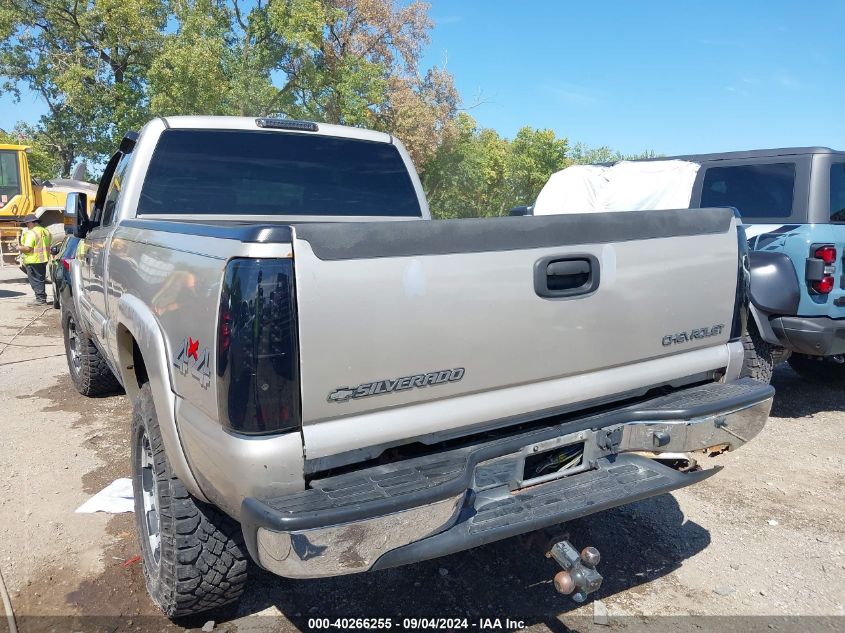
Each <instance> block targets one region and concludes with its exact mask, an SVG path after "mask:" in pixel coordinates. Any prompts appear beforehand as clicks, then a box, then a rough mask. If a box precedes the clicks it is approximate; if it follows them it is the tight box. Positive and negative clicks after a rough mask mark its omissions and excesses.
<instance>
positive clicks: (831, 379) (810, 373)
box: [789, 354, 845, 385]
mask: <svg viewBox="0 0 845 633" xmlns="http://www.w3.org/2000/svg"><path fill="white" fill-rule="evenodd" d="M789 366H790V367H792V369H794V370H795V373H796V374H798V375H799V376H801V377H802V378H804V379H806V380H809V381H811V382H817V383H821V384H824V385H845V363H842V362H837V361H836V360H835V359H834V357H832V356H808V355H806V354H793V355H792V356H791V357H790V359H789Z"/></svg>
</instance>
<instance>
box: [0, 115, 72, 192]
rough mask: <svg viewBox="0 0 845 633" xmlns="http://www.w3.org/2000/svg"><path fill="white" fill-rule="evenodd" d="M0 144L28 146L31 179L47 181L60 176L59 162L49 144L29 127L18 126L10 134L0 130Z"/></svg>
mask: <svg viewBox="0 0 845 633" xmlns="http://www.w3.org/2000/svg"><path fill="white" fill-rule="evenodd" d="M0 143H8V144H12V145H28V146H29V147H30V150H29V154H27V162H28V163H29V171H30V174H31V175H32V177H33V178H39V179H41V180H49V179H50V178H55V177H57V176H60V175H61V167H62V166H61V162H60V160H59V159H58V158H57V157H56V156H55V154H53V152H52V149H51V147H50V145H49V143H48V142H47V141H46V140H45V139H44V137H43V136H40V135H39V134H38V133H37V132H36V131H35V130H34V129H33V128H32V127H31V126H26V125H18V126H16V127H15V129H13V130H12V131H11V132H4V131H3V130H0Z"/></svg>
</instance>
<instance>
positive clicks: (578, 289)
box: [534, 254, 599, 298]
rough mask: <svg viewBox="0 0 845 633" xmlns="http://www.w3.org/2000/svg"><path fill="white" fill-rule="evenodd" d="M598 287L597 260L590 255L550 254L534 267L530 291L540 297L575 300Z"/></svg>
mask: <svg viewBox="0 0 845 633" xmlns="http://www.w3.org/2000/svg"><path fill="white" fill-rule="evenodd" d="M598 286H599V260H598V259H596V257H595V256H593V255H588V254H584V255H572V256H566V257H561V256H560V255H557V256H555V255H553V256H551V257H544V258H542V259H540V260H538V261H537V263H536V264H534V290H535V292H536V293H537V294H538V295H539V296H541V297H548V298H558V297H577V296H581V295H587V294H591V293H593V292H595V290H596V289H597V288H598Z"/></svg>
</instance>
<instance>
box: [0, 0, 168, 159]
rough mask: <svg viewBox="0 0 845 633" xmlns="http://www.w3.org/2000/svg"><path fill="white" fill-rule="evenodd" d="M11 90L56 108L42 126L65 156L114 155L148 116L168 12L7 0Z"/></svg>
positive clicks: (140, 5)
mask: <svg viewBox="0 0 845 633" xmlns="http://www.w3.org/2000/svg"><path fill="white" fill-rule="evenodd" d="M7 1H8V2H9V4H8V5H7V8H6V9H5V10H4V14H3V18H4V21H5V26H6V28H5V30H4V32H3V33H2V36H3V39H2V40H0V76H3V77H5V78H6V81H5V83H4V85H3V88H4V90H7V91H9V92H11V93H12V94H15V95H18V94H19V93H18V90H19V86H20V85H21V84H23V85H25V86H27V87H28V88H29V89H30V90H32V91H33V92H36V93H38V94H39V95H40V96H41V98H42V99H43V100H44V102H45V103H46V104H47V107H48V110H49V112H48V114H47V115H46V116H45V117H44V118H43V119H42V120H41V121H40V123H39V127H40V128H41V129H42V131H44V132H45V133H47V134H49V135H50V137H51V139H52V143H53V144H54V145H55V147H56V148H57V151H58V152H59V154H60V155H61V156H62V162H63V169H64V168H68V169H69V166H70V165H71V164H72V163H73V162H74V159H75V157H76V155H77V154H82V155H86V156H100V155H103V154H106V153H108V152H109V151H110V150H111V148H112V147H114V145H115V143H116V142H117V140H118V139H119V137H120V136H121V135H122V134H123V132H124V131H125V130H127V129H131V128H135V127H137V126H138V125H139V124H140V123H141V122H143V121H144V120H145V119H146V118H147V116H148V107H147V96H146V92H145V81H146V73H147V70H148V68H149V65H150V63H151V61H152V58H153V56H154V55H155V54H156V52H157V51H158V49H159V45H160V42H161V38H162V31H163V29H164V28H165V26H166V21H167V16H168V9H167V5H166V4H165V3H163V2H162V0H95V1H94V0H91V1H83V0H7Z"/></svg>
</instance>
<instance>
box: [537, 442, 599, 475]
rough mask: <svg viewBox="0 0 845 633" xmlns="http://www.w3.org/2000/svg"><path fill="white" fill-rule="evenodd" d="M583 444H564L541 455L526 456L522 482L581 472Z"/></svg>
mask: <svg viewBox="0 0 845 633" xmlns="http://www.w3.org/2000/svg"><path fill="white" fill-rule="evenodd" d="M583 465H584V442H575V443H574V444H566V445H564V446H559V447H557V448H553V449H550V450H547V451H543V452H542V453H540V452H538V453H531V454H530V455H528V456H526V458H525V462H524V464H523V468H522V481H524V482H530V481H534V480H535V479H543V478H545V477H547V476H549V475H554V474H557V475H561V476H564V475H567V474H569V473H570V472H576V471H579V470H583V469H582V468H580V467H581V466H583Z"/></svg>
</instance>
